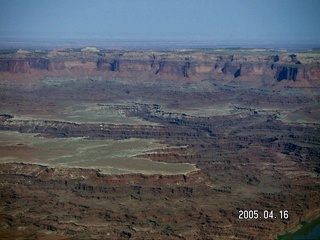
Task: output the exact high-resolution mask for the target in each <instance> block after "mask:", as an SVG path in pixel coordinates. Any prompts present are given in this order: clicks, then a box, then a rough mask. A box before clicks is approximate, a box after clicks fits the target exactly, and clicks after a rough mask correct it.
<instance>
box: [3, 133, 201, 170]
mask: <svg viewBox="0 0 320 240" xmlns="http://www.w3.org/2000/svg"><path fill="white" fill-rule="evenodd" d="M167 148H169V146H167V145H164V144H160V143H159V142H157V141H155V140H150V139H148V140H146V139H137V138H135V139H126V140H87V139H84V138H63V139H61V138H42V137H34V136H33V134H26V133H24V134H22V133H18V132H5V131H1V132H0V161H1V162H24V163H35V164H43V165H47V166H53V167H72V168H90V169H99V170H100V171H101V172H102V173H105V174H115V173H144V174H164V175H169V174H183V173H187V172H190V171H194V170H197V169H196V167H195V166H194V165H192V164H188V163H179V164H175V163H164V162H154V161H151V160H150V159H145V158H139V157H138V155H140V154H146V153H149V152H159V151H160V152H161V151H162V150H164V149H167ZM164 161H165V159H164Z"/></svg>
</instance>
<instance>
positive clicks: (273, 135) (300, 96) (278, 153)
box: [0, 76, 320, 239]
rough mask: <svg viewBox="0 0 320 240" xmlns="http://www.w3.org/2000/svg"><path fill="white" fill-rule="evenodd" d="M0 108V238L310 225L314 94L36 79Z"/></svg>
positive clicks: (315, 191)
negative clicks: (250, 214) (248, 214)
mask: <svg viewBox="0 0 320 240" xmlns="http://www.w3.org/2000/svg"><path fill="white" fill-rule="evenodd" d="M29 77H30V76H29ZM2 80H3V79H2ZM33 84H34V83H33ZM0 98H1V101H0V109H1V113H2V115H1V116H0V118H1V122H0V130H1V131H0V173H1V174H0V236H1V239H273V238H275V237H276V236H277V235H278V234H283V233H285V232H288V231H291V230H293V229H295V228H296V227H297V226H299V223H300V222H301V221H306V220H310V219H313V218H317V217H319V216H320V191H319V190H320V178H319V173H320V160H319V158H320V148H319V145H320V130H319V124H320V110H319V101H320V92H319V88H283V87H277V86H275V87H270V88H269V87H257V86H253V85H252V84H251V82H245V81H244V82H241V81H238V80H235V79H233V80H231V81H226V82H224V81H220V80H215V79H205V80H203V81H197V82H195V81H191V80H190V79H188V78H183V79H179V80H174V81H173V80H172V81H168V80H166V81H159V80H150V81H148V82H145V81H142V80H139V79H136V80H135V81H132V79H130V80H128V81H127V80H126V79H122V78H121V79H114V78H103V77H86V78H84V77H79V78H75V77H72V78H66V77H60V78H59V77H55V78H50V77H46V78H43V79H41V80H40V81H39V82H38V83H37V84H36V85H32V86H30V85H28V84H26V83H24V84H22V85H19V84H10V83H8V81H2V84H1V87H0ZM241 210H248V211H249V210H258V211H259V217H258V219H240V218H239V217H240V212H241ZM265 210H267V211H268V212H271V211H272V212H273V216H274V217H273V218H272V217H268V218H267V219H265V218H264V215H263V212H264V211H265ZM280 211H287V213H288V216H287V217H284V216H283V215H282V213H283V212H282V213H281V214H280Z"/></svg>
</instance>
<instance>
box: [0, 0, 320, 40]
mask: <svg viewBox="0 0 320 240" xmlns="http://www.w3.org/2000/svg"><path fill="white" fill-rule="evenodd" d="M1 38H16V39H23V38H31V39H34V38H35V39H66V38H75V39H115V40H122V39H123V40H132V39H133V40H147V41H156V40H168V41H175V40H186V41H189V40H193V41H217V42H219V41H220V42H223V41H244V42H250V41H253V42H254V41H270V42H277V41H279V42H285V41H290V42H316V43H320V1H319V0H241V1H240V0H193V1H191V0H0V39H1Z"/></svg>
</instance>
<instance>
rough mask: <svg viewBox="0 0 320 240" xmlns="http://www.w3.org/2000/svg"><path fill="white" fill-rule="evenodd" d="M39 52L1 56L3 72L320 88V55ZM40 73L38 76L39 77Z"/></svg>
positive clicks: (1, 70)
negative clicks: (253, 82) (240, 82)
mask: <svg viewBox="0 0 320 240" xmlns="http://www.w3.org/2000/svg"><path fill="white" fill-rule="evenodd" d="M38 55H39V54H36V53H33V54H25V55H21V54H20V55H18V54H11V55H9V54H8V55H7V54H4V55H3V56H1V57H0V73H1V72H9V73H21V74H30V73H31V74H35V77H36V71H38V72H39V71H40V72H42V73H43V74H48V75H50V76H52V75H55V76H59V75H66V74H67V75H68V74H69V75H73V76H82V77H83V76H84V75H86V76H90V75H94V76H99V75H103V76H105V74H109V73H110V74H113V75H112V76H113V77H121V78H139V77H140V76H145V77H147V78H149V79H153V78H154V79H156V78H160V79H164V80H166V79H179V78H180V79H190V80H195V81H201V80H203V79H220V80H227V81H230V80H234V79H237V80H240V81H255V82H257V83H261V84H262V82H260V81H261V79H262V78H263V80H264V81H263V84H268V83H269V84H270V85H272V84H276V83H277V82H280V81H283V80H288V82H287V84H289V85H290V82H293V81H294V82H296V83H295V86H296V87H297V86H299V84H300V85H302V86H305V85H306V82H308V84H309V85H310V86H318V85H319V81H317V80H319V79H320V66H319V63H318V62H319V58H320V57H319V56H318V55H316V54H313V55H310V56H308V54H301V56H299V55H294V54H291V55H289V54H281V55H276V54H275V55H272V54H269V55H267V54H265V55H263V54H261V55H257V54H251V55H250V54H248V55H217V54H199V53H197V54H196V53H184V54H181V53H180V52H170V53H163V52H158V53H153V54H152V55H150V54H149V53H148V52H142V53H134V52H126V53H120V54H114V53H105V54H101V53H77V52H72V53H68V54H66V53H59V52H58V53H57V52H55V54H51V53H49V54H47V55H43V54H42V56H41V57H40V56H38ZM38 72H37V73H38Z"/></svg>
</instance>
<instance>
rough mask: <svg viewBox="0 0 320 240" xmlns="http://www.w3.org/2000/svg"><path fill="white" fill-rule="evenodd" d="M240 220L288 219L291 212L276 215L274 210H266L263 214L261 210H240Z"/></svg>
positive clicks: (283, 211) (281, 212)
mask: <svg viewBox="0 0 320 240" xmlns="http://www.w3.org/2000/svg"><path fill="white" fill-rule="evenodd" d="M238 218H239V219H276V218H279V219H288V218H289V211H288V210H280V211H279V212H276V214H274V211H273V210H264V211H263V212H262V213H261V211H259V210H239V215H238Z"/></svg>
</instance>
